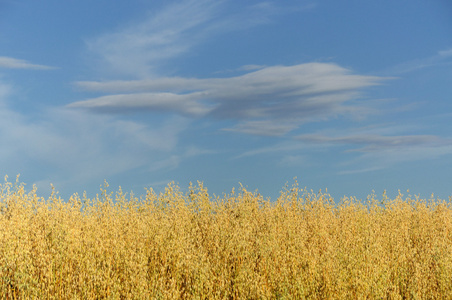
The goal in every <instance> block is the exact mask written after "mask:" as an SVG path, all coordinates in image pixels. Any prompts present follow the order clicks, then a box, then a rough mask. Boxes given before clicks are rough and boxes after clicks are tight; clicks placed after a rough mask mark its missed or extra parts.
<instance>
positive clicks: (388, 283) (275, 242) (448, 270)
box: [0, 180, 452, 299]
mask: <svg viewBox="0 0 452 300" xmlns="http://www.w3.org/2000/svg"><path fill="white" fill-rule="evenodd" d="M0 228H1V230H0V298H1V299H33V298H35V299H447V298H449V299H450V298H452V296H451V295H452V207H451V204H450V199H449V200H447V201H446V200H440V199H418V198H417V197H412V196H409V195H408V196H403V195H402V194H399V196H397V197H396V198H395V199H388V198H387V197H386V195H385V194H383V195H382V196H380V197H377V196H376V195H370V196H369V197H368V198H367V199H364V200H362V201H358V200H357V199H354V198H343V199H341V200H337V201H336V200H333V199H332V198H331V196H329V195H328V194H327V193H322V192H318V193H315V192H312V191H307V190H306V189H305V188H303V189H302V188H299V187H298V185H297V183H296V182H295V183H294V184H293V186H290V187H289V186H286V187H284V188H283V189H282V191H281V194H280V197H279V199H277V200H276V199H275V200H274V201H270V200H266V199H264V198H262V196H261V195H259V194H258V193H257V192H250V191H247V190H246V189H245V188H243V187H240V188H239V189H238V190H237V191H235V190H232V191H231V193H230V194H228V195H224V196H223V197H216V196H211V195H209V194H208V191H207V189H206V188H205V187H204V186H203V184H202V183H199V182H198V184H197V185H193V186H192V185H190V186H189V187H188V192H185V193H183V192H181V191H180V188H179V187H178V186H177V185H175V184H169V185H168V186H167V187H166V189H165V191H164V192H162V193H159V194H156V193H155V192H154V191H153V190H152V189H149V190H147V194H146V195H145V196H142V197H140V198H138V197H136V196H134V195H133V194H126V193H124V192H122V190H121V188H119V189H118V191H116V192H109V191H108V184H107V183H105V184H104V186H103V187H102V188H101V192H100V193H99V195H98V196H97V197H95V198H94V199H88V198H87V197H86V196H78V195H74V196H72V197H71V198H70V199H61V198H59V197H58V194H57V193H53V194H52V195H51V196H50V197H49V198H48V199H43V198H41V197H38V196H37V191H36V188H32V189H31V190H30V191H27V190H26V189H25V187H24V185H23V184H20V183H18V182H16V183H15V184H13V183H10V182H8V181H6V180H5V183H4V184H2V185H1V186H0Z"/></svg>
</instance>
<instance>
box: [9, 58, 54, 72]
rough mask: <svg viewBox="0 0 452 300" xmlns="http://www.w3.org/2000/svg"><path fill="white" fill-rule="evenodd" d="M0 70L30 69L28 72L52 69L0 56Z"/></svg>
mask: <svg viewBox="0 0 452 300" xmlns="http://www.w3.org/2000/svg"><path fill="white" fill-rule="evenodd" d="M0 68H7V69H30V70H52V69H55V68H54V67H49V66H44V65H37V64H32V63H29V62H27V61H26V60H22V59H17V58H12V57H7V56H0Z"/></svg>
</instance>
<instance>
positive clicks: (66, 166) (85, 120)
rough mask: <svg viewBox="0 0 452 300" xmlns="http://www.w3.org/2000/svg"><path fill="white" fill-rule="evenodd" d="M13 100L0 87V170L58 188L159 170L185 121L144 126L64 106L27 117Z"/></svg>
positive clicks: (6, 87)
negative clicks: (138, 171) (33, 177)
mask: <svg viewBox="0 0 452 300" xmlns="http://www.w3.org/2000/svg"><path fill="white" fill-rule="evenodd" d="M13 96H14V88H13V87H12V86H10V85H5V84H3V83H1V82H0V103H2V105H0V139H1V141H2V147H1V148H0V165H1V166H2V169H1V170H0V171H1V172H2V173H3V174H4V173H6V174H9V175H11V176H14V175H15V174H17V173H21V174H26V175H27V176H28V177H32V176H36V178H37V179H39V181H40V182H41V183H45V182H49V181H50V182H53V183H54V184H58V189H61V188H62V186H64V185H66V187H67V188H68V189H73V188H74V186H77V185H79V186H86V185H87V184H89V183H92V182H93V181H95V182H102V180H103V179H106V178H109V177H111V176H113V175H115V174H120V173H124V172H127V171H131V170H134V169H136V168H148V169H156V168H158V167H159V165H158V164H159V162H160V161H161V160H162V158H165V157H167V155H177V153H178V149H177V147H178V139H179V135H180V134H181V132H183V131H184V129H185V128H186V127H187V124H188V122H189V121H188V120H187V119H186V118H182V117H178V116H174V117H171V118H168V119H167V120H166V121H164V122H161V123H160V124H154V125H148V124H145V123H140V122H137V121H131V120H127V119H121V118H118V117H114V116H110V115H98V114H93V113H89V112H85V111H78V110H73V109H67V108H64V107H63V108H62V107H51V108H46V109H44V110H42V111H40V112H39V114H37V115H34V117H33V118H29V117H28V116H26V115H24V114H21V113H19V112H17V111H15V110H13V109H12V108H10V107H9V106H8V100H10V99H11V98H12V97H13ZM38 116H39V117H38ZM162 167H163V165H162ZM36 170H39V174H36ZM38 188H39V187H38Z"/></svg>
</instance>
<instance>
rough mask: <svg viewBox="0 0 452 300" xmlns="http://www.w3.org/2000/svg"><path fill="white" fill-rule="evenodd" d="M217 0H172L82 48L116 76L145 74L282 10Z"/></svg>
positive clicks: (87, 41)
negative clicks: (235, 6) (209, 40)
mask: <svg viewBox="0 0 452 300" xmlns="http://www.w3.org/2000/svg"><path fill="white" fill-rule="evenodd" d="M230 6H231V5H228V2H227V1H223V0H215V1H214V0H185V1H176V2H173V3H172V4H170V5H168V6H166V7H165V8H164V9H163V10H161V11H158V12H156V13H151V14H149V15H148V16H147V17H146V18H145V19H142V20H140V21H137V22H134V23H132V24H129V25H127V26H126V27H124V28H122V29H120V30H117V31H115V32H111V33H106V34H104V35H102V36H100V37H96V38H91V39H88V40H86V44H87V47H88V49H89V50H90V51H91V52H92V53H94V54H96V55H97V58H99V59H100V60H101V61H103V62H104V67H106V68H107V69H108V70H110V71H112V70H113V71H114V72H116V73H117V74H118V75H126V76H134V77H141V78H143V77H149V76H154V75H155V74H156V73H158V72H157V70H156V69H158V67H160V66H162V64H165V63H166V62H167V61H168V60H169V59H173V58H175V57H178V56H181V55H183V54H185V53H187V52H188V51H189V50H191V49H192V48H193V47H194V46H196V45H198V44H199V43H200V42H201V41H203V40H205V39H207V38H209V37H212V36H216V35H218V34H221V33H225V32H229V31H235V30H241V29H244V28H247V27H253V26H257V25H260V24H263V23H266V22H269V21H270V19H271V16H273V15H275V14H280V13H283V12H282V10H281V9H279V10H278V9H277V8H278V6H277V5H275V4H273V2H262V3H259V4H255V5H248V6H247V5H241V6H240V9H231V8H230Z"/></svg>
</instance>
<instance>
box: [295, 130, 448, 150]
mask: <svg viewBox="0 0 452 300" xmlns="http://www.w3.org/2000/svg"><path fill="white" fill-rule="evenodd" d="M296 139H297V140H300V141H304V142H308V143H315V144H326V145H361V146H364V147H362V148H359V149H355V150H352V151H358V152H375V151H381V150H388V149H391V150H394V149H396V148H399V149H401V148H407V147H416V146H424V145H430V146H432V147H433V146H438V145H444V144H445V143H446V144H450V145H452V140H444V139H442V138H440V137H438V136H434V135H399V136H381V135H375V134H367V135H366V134H362V135H350V136H341V137H328V136H324V135H318V134H306V135H300V136H297V137H296Z"/></svg>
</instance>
